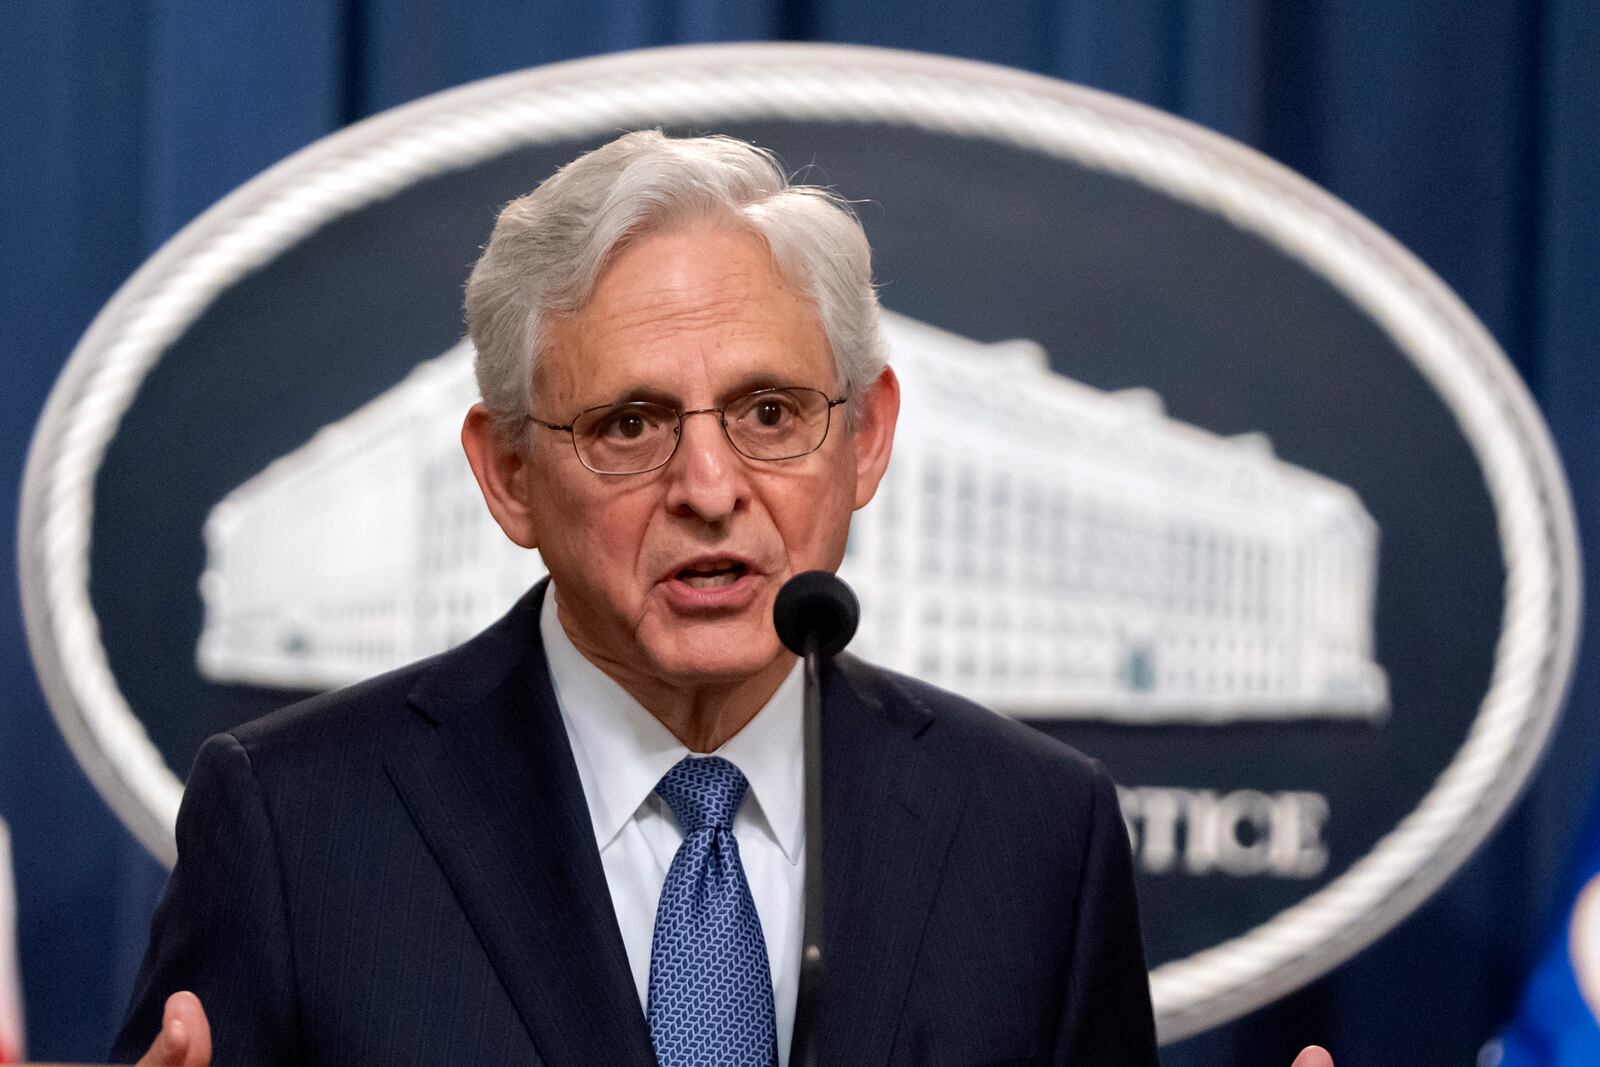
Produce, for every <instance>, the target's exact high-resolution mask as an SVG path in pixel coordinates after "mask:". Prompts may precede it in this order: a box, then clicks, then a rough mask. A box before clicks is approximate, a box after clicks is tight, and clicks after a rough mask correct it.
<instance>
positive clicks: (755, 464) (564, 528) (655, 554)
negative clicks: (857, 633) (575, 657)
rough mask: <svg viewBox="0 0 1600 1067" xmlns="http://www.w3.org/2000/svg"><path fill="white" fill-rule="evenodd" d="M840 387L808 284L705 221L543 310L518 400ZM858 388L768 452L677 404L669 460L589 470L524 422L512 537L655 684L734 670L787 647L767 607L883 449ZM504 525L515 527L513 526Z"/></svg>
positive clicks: (827, 537) (882, 430) (573, 628)
mask: <svg viewBox="0 0 1600 1067" xmlns="http://www.w3.org/2000/svg"><path fill="white" fill-rule="evenodd" d="M772 386H804V387H807V388H812V389H818V390H821V391H823V392H825V393H826V394H827V395H828V396H829V397H830V398H835V397H838V396H840V395H841V394H842V385H841V383H840V382H839V380H838V377H837V375H836V373H835V370H834V365H833V358H832V355H831V353H830V350H829V347H828V342H827V338H826V335H825V334H824V333H823V330H822V326H821V323H820V322H819V320H818V318H817V315H816V312H815V310H814V308H813V306H812V304H811V302H810V301H809V299H808V298H807V297H806V296H805V295H804V294H803V293H801V292H799V291H797V290H795V289H794V288H793V287H791V286H790V285H789V284H788V283H787V282H786V281H785V280H784V279H783V278H782V277H781V276H780V275H779V274H778V273H777V271H776V270H775V268H774V266H773V264H772V261H771V256H770V254H769V252H768V249H767V247H766V245H765V244H764V243H763V242H762V241H761V240H760V239H758V238H756V237H754V236H752V235H750V234H747V233H741V232H737V231H733V230H730V229H726V228H721V227H716V226H713V225H710V224H693V225H689V226H686V227H684V228H681V229H675V230H671V231H667V232H663V233H657V234H651V235H647V236H645V237H642V238H640V239H639V240H637V241H635V242H634V243H632V244H630V245H629V246H628V247H627V248H626V249H625V250H624V251H623V252H621V253H620V254H618V255H617V256H616V257H615V258H614V259H613V260H612V262H611V263H610V264H609V265H608V266H607V268H606V270H605V271H604V273H603V274H602V275H601V277H600V281H599V283H598V285H597V287H596V289H595V292H594V295H593V298H592V299H591V300H590V302H589V303H588V305H587V306H585V307H584V308H583V309H582V310H581V311H579V312H577V313H575V314H571V315H566V316H561V317H558V318H554V319H552V320H549V321H548V324H547V331H546V346H545V353H544V355H543V356H542V358H541V359H540V361H539V364H538V369H537V372H536V376H535V389H534V395H535V397H536V400H535V407H536V410H535V412H534V414H535V415H537V416H538V417H539V418H541V419H544V420H546V421H550V422H558V423H566V422H569V421H570V420H571V418H572V416H573V415H575V414H576V413H577V412H579V411H581V410H583V409H585V408H590V407H594V406H596V405H601V404H609V403H615V402H619V401H629V400H650V401H655V402H657V403H661V404H665V405H667V406H669V407H672V408H676V409H679V410H688V409H694V408H712V407H721V406H723V405H725V404H727V403H728V402H729V401H730V400H733V399H734V398H735V397H738V396H740V395H742V394H745V393H748V392H750V391H752V390H754V389H760V388H766V387H772ZM882 390H888V391H889V392H891V393H892V392H893V391H894V385H893V379H892V376H890V375H886V379H884V380H880V381H879V382H878V383H877V384H876V385H875V386H874V387H873V389H872V390H869V391H868V394H867V395H866V396H861V397H853V398H852V400H851V403H852V404H854V405H866V407H864V408H863V410H864V411H866V412H867V416H868V418H867V422H868V425H865V426H863V428H862V430H861V432H859V433H854V434H853V433H851V432H849V431H848V430H846V428H845V409H843V408H839V409H835V411H834V412H833V416H832V426H831V428H830V430H829V432H828V436H827V439H826V440H825V441H824V442H823V444H822V447H821V448H819V449H818V450H817V451H816V452H813V453H811V454H810V455H806V456H802V457H799V458H796V459H789V460H781V461H777V462H761V461H756V460H750V459H747V458H745V457H744V456H741V455H740V454H739V453H738V452H736V451H734V449H733V448H732V446H731V445H730V444H729V443H728V439H727V438H726V437H725V436H724V434H723V431H722V428H721V426H720V425H719V423H718V419H717V416H715V415H711V414H702V415H691V416H689V417H688V418H687V419H685V420H684V422H683V431H682V438H681V440H680V441H679V443H678V448H677V451H676V453H675V454H674V455H673V457H672V459H671V460H670V461H669V462H668V463H667V465H666V466H664V467H662V468H660V469H658V470H655V471H650V472H648V473H645V474H634V475H625V476H606V475H601V474H596V473H594V472H592V471H590V470H588V469H587V468H585V467H584V466H583V464H582V463H580V462H579V460H578V457H577V455H576V454H575V453H574V451H573V448H572V442H571V438H570V436H569V435H568V434H566V433H564V432H559V431H553V430H550V429H548V428H545V427H541V426H537V425H532V426H530V427H529V428H528V430H527V432H528V433H529V434H531V435H533V436H532V438H531V439H530V440H529V441H528V442H527V445H526V448H525V455H526V457H527V458H526V462H525V464H524V465H523V466H522V467H521V468H520V469H519V470H518V471H517V476H516V477H515V478H513V479H512V480H511V482H512V484H513V485H514V486H515V488H514V495H515V496H516V497H517V498H519V500H520V502H521V504H522V505H523V508H524V510H525V516H524V518H523V523H524V525H525V530H520V528H519V529H513V526H515V525H516V523H515V522H514V523H512V524H511V525H507V522H506V518H505V517H504V516H502V515H501V514H499V512H497V518H500V519H501V524H502V526H506V528H507V532H508V533H511V535H512V537H513V539H515V540H518V541H519V542H521V543H525V544H531V545H533V546H534V547H537V548H538V549H539V551H540V554H541V555H542V556H543V558H544V562H545V565H546V566H547V567H548V568H549V569H550V573H551V575H552V577H553V578H554V580H555V584H556V588H557V590H558V593H559V598H560V599H559V605H560V612H561V620H562V622H563V624H564V626H565V627H566V629H567V631H568V633H570V634H571V635H572V637H573V640H574V643H575V644H577V645H578V647H579V648H580V649H582V650H583V651H584V652H585V653H586V654H587V655H588V656H589V657H590V658H591V659H594V660H596V661H597V662H599V663H600V664H601V665H602V667H605V668H607V669H609V670H611V671H612V673H616V672H618V671H621V672H623V673H624V674H627V675H631V676H635V677H637V676H639V675H641V674H642V675H644V676H646V677H649V678H656V679H660V680H662V681H665V682H667V683H669V684H678V685H696V684H707V683H716V682H727V681H735V680H737V679H740V678H744V677H749V676H751V675H754V674H756V673H757V672H760V671H762V670H764V669H766V668H769V667H773V666H774V665H775V664H778V663H779V662H780V661H784V656H785V655H786V654H785V653H784V652H783V650H782V648H781V646H780V644H779V642H778V639H777V636H776V634H775V633H774V632H773V626H772V603H773V599H774V597H775V596H776V595H777V592H778V588H779V587H780V586H781V585H782V584H783V583H784V581H785V580H786V579H788V578H789V577H790V576H791V575H794V574H797V573H799V572H801V571H805V570H812V569H818V568H820V569H825V570H833V569H835V568H836V567H837V566H838V564H839V561H840V560H841V559H842V558H843V555H844V546H845V538H846V535H847V534H848V531H849V523H850V514H851V512H852V511H853V510H854V509H855V508H857V507H860V506H862V505H864V504H865V503H866V502H867V501H868V500H869V499H871V496H872V493H873V491H874V490H875V489H876V487H877V482H878V479H879V478H880V477H881V475H882V471H883V467H884V465H885V464H887V461H888V437H887V436H886V435H885V434H886V433H892V428H893V421H894V415H893V412H892V411H889V412H888V413H887V423H888V425H887V427H884V426H882V425H881V424H882V423H883V422H884V421H885V420H884V410H883V399H882V397H881V396H880V395H879V394H880V392H881V391H882ZM519 530H520V532H522V533H523V536H519Z"/></svg>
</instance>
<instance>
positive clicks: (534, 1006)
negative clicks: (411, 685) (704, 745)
mask: <svg viewBox="0 0 1600 1067" xmlns="http://www.w3.org/2000/svg"><path fill="white" fill-rule="evenodd" d="M541 592H542V587H541V588H540V589H536V590H535V591H534V593H532V594H530V595H529V596H528V597H527V598H525V599H524V601H523V603H522V604H521V605H519V607H518V608H517V609H516V610H515V611H514V612H513V613H512V615H511V616H508V617H507V619H506V620H505V621H503V622H502V623H500V624H498V625H497V626H496V627H495V628H493V629H492V630H490V631H489V632H488V633H486V634H484V635H483V636H482V637H480V638H477V639H475V640H474V641H473V642H471V644H470V646H465V647H464V648H463V649H462V650H460V651H459V652H458V653H456V654H452V655H451V656H449V657H446V658H445V660H444V661H442V662H443V663H444V664H445V666H442V667H441V668H440V669H437V670H435V671H434V672H433V673H432V674H430V675H428V676H427V677H426V678H425V679H424V680H423V682H422V683H421V684H420V685H419V686H418V688H417V690H416V692H414V693H413V694H412V703H413V705H414V706H415V707H417V709H418V710H419V711H421V712H422V713H423V714H424V715H425V716H426V717H427V718H428V719H429V720H430V722H431V729H424V730H421V731H416V732H412V735H411V736H410V737H408V738H407V739H406V740H405V741H403V742H401V743H400V744H399V745H397V746H396V747H395V748H394V749H393V750H392V751H391V752H389V753H388V757H387V761H386V765H387V768H388V771H389V776H390V778H391V779H392V780H393V782H394V784H395V787H396V788H397V789H398V790H399V792H400V795H401V797H402V799H403V800H404V802H405V804H406V807H407V809H408V810H409V812H410V814H411V817H412V819H413V820H414V821H415V823H416V825H417V828H418V829H419V830H420V832H421V833H422V836H423V838H424V839H425V840H426V841H427V843H428V846H429V848H430V849H431V850H432V852H433V854H434V856H435V857H436V858H437V859H438V862H439V865H440V866H441V867H442V868H443V870H444V873H445V876H446V878H447V879H448V880H449V883H450V885H451V887H452V889H453V890H454V891H455V893H456V896H457V897H458V898H459V899H460V901H461V906H462V908H463V910H464V911H465V912H466V915H467V918H468V920H469V921H470V922H471V924H472V927H473V929H474V930H475V931H476V932H477V935H478V939H479V940H480V942H481V943H482V944H483V947H484V950H485V952H486V953H487V954H488V957H489V960H490V962H491V964H492V965H493V966H494V969H495V971H496V973H497V974H498V975H499V977H500V980H501V982H502V983H503V985H504V986H505V988H506V991H507V992H508V993H509V994H510V996H511V999H512V1001H513V1002H514V1003H515V1005H516V1007H517V1011H518V1012H519V1013H520V1015H521V1017H522V1020H523V1023H524V1025H526V1026H527V1028H528V1031H529V1033H530V1034H531V1035H532V1036H533V1039H534V1044H535V1045H536V1046H537V1047H538V1050H539V1053H540V1055H541V1056H542V1057H543V1058H544V1059H545V1060H546V1061H547V1062H549V1063H550V1064H551V1065H552V1067H567V1065H570V1067H578V1065H588V1064H597V1063H605V1064H618V1065H638V1067H654V1064H655V1057H654V1054H653V1052H652V1051H651V1046H650V1035H649V1030H648V1027H647V1025H646V1022H645V1019H644V1013H643V1012H642V1011H641V1010H640V1008H639V999H638V994H637V992H636V991H635V988H634V984H633V980H632V977H631V972H630V970H629V966H628V958H627V952H626V949H625V948H624V947H623V944H622V936H621V934H620V932H619V931H618V927H617V921H616V915H615V912H614V911H613V909H612V905H611V896H610V892H609V890H608V888H607V885H606V880H605V872H604V870H603V868H602V867H601V864H600V855H599V852H598V850H597V848H596V846H595V842H594V830H593V826H592V823H591V822H590V819H589V812H588V806H587V804H586V803H585V801H584V797H583V788H582V785H581V783H580V782H579V779H578V772H577V768H576V766H575V765H574V763H573V759H572V750H571V747H570V746H569V744H568V741H567V736H566V730H565V728H564V727H563V725H562V722H561V716H560V711H559V709H558V708H557V707H556V703H555V695H554V693H553V692H552V690H551V687H550V680H549V672H548V670H547V668H546V666H545V659H544V652H543V648H542V646H541V645H540V642H539V636H538V625H537V619H538V605H539V600H540V594H541ZM507 664H511V665H512V666H510V667H509V668H508V667H507Z"/></svg>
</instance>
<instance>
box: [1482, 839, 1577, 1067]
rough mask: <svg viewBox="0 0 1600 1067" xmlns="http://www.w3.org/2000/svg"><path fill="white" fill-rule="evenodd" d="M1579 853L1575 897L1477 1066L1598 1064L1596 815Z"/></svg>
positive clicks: (1569, 1065) (1526, 1066)
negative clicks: (1507, 1020)
mask: <svg viewBox="0 0 1600 1067" xmlns="http://www.w3.org/2000/svg"><path fill="white" fill-rule="evenodd" d="M1596 815H1597V817H1596V818H1594V819H1591V820H1590V821H1591V826H1590V831H1589V835H1588V837H1587V838H1586V839H1585V840H1584V843H1583V847H1582V849H1581V851H1580V854H1579V864H1580V866H1579V868H1578V879H1577V880H1578V892H1577V893H1576V895H1574V897H1573V898H1572V902H1571V906H1570V907H1569V908H1568V910H1567V912H1566V915H1565V922H1564V923H1563V924H1562V928H1561V930H1560V931H1559V932H1558V934H1557V936H1556V938H1555V943H1554V944H1552V945H1551V946H1550V947H1549V949H1548V950H1547V951H1546V953H1545V955H1544V958H1543V959H1542V960H1541V961H1540V963H1539V966H1538V968H1537V969H1536V970H1535V971H1534V972H1533V977H1532V978H1530V979H1529V980H1528V987H1527V989H1525V990H1524V991H1523V995H1522V1003H1521V1004H1520V1005H1519V1006H1518V1008H1517V1014H1516V1016H1515V1017H1514V1018H1513V1019H1512V1021H1511V1024H1510V1025H1509V1026H1507V1027H1506V1029H1505V1030H1504V1031H1503V1032H1502V1033H1501V1034H1500V1036H1499V1037H1497V1038H1495V1040H1493V1041H1491V1042H1489V1044H1488V1045H1486V1046H1485V1047H1484V1049H1483V1052H1482V1054H1481V1055H1480V1056H1479V1057H1478V1062H1479V1064H1480V1065H1481V1067H1580V1065H1582V1067H1594V1065H1595V1064H1600V812H1597V813H1596Z"/></svg>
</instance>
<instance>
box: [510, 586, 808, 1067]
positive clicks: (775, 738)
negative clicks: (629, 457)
mask: <svg viewBox="0 0 1600 1067" xmlns="http://www.w3.org/2000/svg"><path fill="white" fill-rule="evenodd" d="M539 634H540V637H541V638H542V639H543V640H544V652H545V658H546V659H547V660H548V661H549V664H550V680H551V682H552V683H553V684H554V686H555V693H556V704H557V705H558V706H559V707H560V709H561V721H562V723H563V724H564V725H565V726H566V729H567V739H568V740H569V741H570V742H571V744H572V755H573V758H574V760H576V762H577V764H578V779H579V781H580V782H581V783H582V784H583V795H584V799H585V800H587V801H588V802H589V818H590V820H591V821H592V822H593V823H594V838H595V843H596V844H597V845H599V847H600V861H601V863H602V864H603V865H604V867H605V872H606V885H607V886H608V887H609V888H610V890H611V904H612V907H613V908H614V909H615V910H616V913H617V923H618V925H619V926H620V927H621V928H622V943H623V945H624V946H625V947H626V948H627V950H628V964H629V966H630V967H631V968H632V969H633V982H634V985H635V987H637V989H638V991H639V1003H640V1005H641V1006H643V1007H644V1009H645V1011H646V1012H648V1011H649V991H650V946H651V942H652V941H653V940H654V936H655V922H656V905H657V903H658V902H659V901H660V899H661V886H662V884H663V883H664V882H665V881H666V878H667V868H668V867H670V866H671V865H672V857H673V856H674V855H675V854H676V853H677V851H678V846H679V845H680V844H682V842H683V830H682V829H681V828H680V827H679V826H678V822H677V819H676V818H674V816H673V814H672V809H671V808H669V807H668V806H667V803H666V801H664V800H662V799H661V798H660V797H658V796H657V795H656V792H655V788H656V783H657V782H659V781H661V776H662V775H664V774H666V773H667V771H669V770H671V769H672V768H673V767H674V766H676V765H677V763H678V761H679V760H681V759H683V758H684V757H685V756H689V755H710V753H691V752H690V751H689V749H687V748H685V747H684V745H683V744H682V743H681V742H679V740H678V739H677V738H676V737H674V736H673V735H672V732H671V731H669V730H668V729H667V728H666V727H665V726H663V725H661V722H660V721H659V720H658V719H656V717H655V716H653V715H651V714H650V713H649V712H648V711H646V710H645V709H644V706H643V705H641V704H640V703H639V702H638V701H637V700H635V699H633V697H632V696H630V695H629V694H628V692H627V690H625V689H623V688H622V687H621V686H620V685H618V684H617V683H616V682H615V681H613V680H612V679H611V677H610V676H609V675H607V674H606V673H605V672H604V671H602V670H600V668H598V667H596V666H595V665H594V664H593V663H590V662H589V661H588V660H587V659H585V658H584V656H583V653H581V652H579V651H578V649H577V648H576V647H575V646H574V645H573V643H572V639H571V638H569V637H568V636H567V632H566V630H564V629H563V628H562V626H561V622H560V619H558V618H557V616H556V590H555V586H554V585H553V584H552V585H551V586H550V588H549V589H548V590H546V592H545V598H544V605H543V607H542V609H541V610H540V614H539ZM802 685H803V678H802V672H801V670H800V665H799V664H798V663H796V664H795V669H794V670H793V671H791V672H790V673H789V676H788V677H787V678H785V679H784V681H783V683H782V684H781V685H779V686H778V690H777V692H775V693H774V694H773V695H772V699H771V700H769V701H768V702H767V705H766V707H764V708H762V709H761V710H760V711H759V712H757V713H756V716H755V718H753V719H751V720H750V722H749V723H748V724H746V726H745V728H744V729H742V730H740V731H739V732H738V733H737V734H735V735H734V736H733V737H731V738H729V739H728V741H727V742H726V743H725V744H724V745H723V746H722V747H721V748H719V749H717V751H716V753H715V754H716V755H718V756H721V757H722V758H723V759H725V760H727V761H728V762H729V763H732V764H733V765H734V766H735V767H738V768H739V770H740V771H741V772H742V773H743V774H744V776H745V779H746V781H748V782H749V783H750V789H749V791H748V792H747V793H746V794H745V798H744V802H743V803H742V804H740V805H739V810H738V812H737V813H736V814H735V816H734V820H733V836H734V838H735V839H736V840H737V841H738V842H739V858H740V861H741V863H742V864H743V866H744V873H745V878H746V880H747V881H748V882H749V883H750V895H751V896H752V897H753V898H754V900H755V905H756V914H757V915H758V916H759V917H760V919H761V933H762V936H763V937H764V938H765V939H766V942H767V960H768V962H769V964H770V965H771V967H772V996H773V1008H774V1010H775V1012H776V1014H777V1036H778V1063H779V1067H787V1064H788V1062H789V1043H790V1039H791V1037H792V1036H793V1033H794V1011H795V996H796V993H797V992H798V990H799V983H800V952H801V947H802V946H801V939H802V937H803V936H804V935H803V932H802V927H803V924H804V918H805V915H804V895H805V889H804V886H805V856H804V845H805V825H804V823H805V804H804V797H805V761H804V758H803V747H802V746H803V744H804V738H805V732H804V720H803V711H802V707H801V701H802V697H803V691H802Z"/></svg>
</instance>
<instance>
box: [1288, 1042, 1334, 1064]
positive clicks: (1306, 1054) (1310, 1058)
mask: <svg viewBox="0 0 1600 1067" xmlns="http://www.w3.org/2000/svg"><path fill="white" fill-rule="evenodd" d="M1289 1067H1333V1057H1332V1056H1330V1055H1328V1050H1327V1049H1325V1048H1323V1047H1322V1046H1321V1045H1307V1046H1306V1047H1305V1048H1303V1049H1301V1050H1300V1055H1298V1056H1296V1057H1295V1058H1294V1063H1292V1064H1290V1065H1289Z"/></svg>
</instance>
